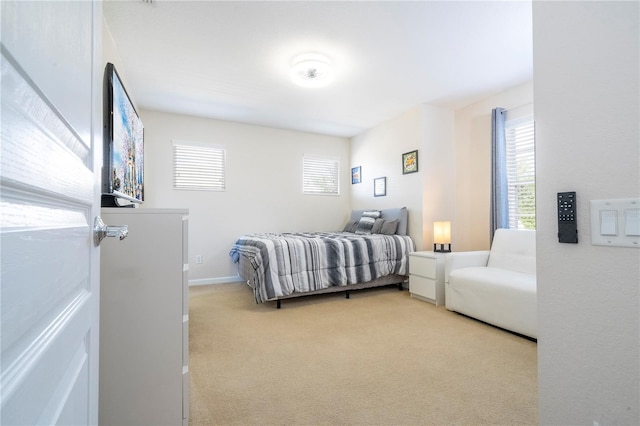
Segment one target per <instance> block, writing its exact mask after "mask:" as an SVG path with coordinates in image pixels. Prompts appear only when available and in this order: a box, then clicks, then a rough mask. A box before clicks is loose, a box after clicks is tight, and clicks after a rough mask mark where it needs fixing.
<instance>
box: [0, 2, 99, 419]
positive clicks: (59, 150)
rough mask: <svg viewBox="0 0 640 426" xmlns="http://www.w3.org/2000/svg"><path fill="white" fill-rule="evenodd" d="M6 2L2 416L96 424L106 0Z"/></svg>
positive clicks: (0, 174)
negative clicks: (96, 228) (97, 223)
mask: <svg viewBox="0 0 640 426" xmlns="http://www.w3.org/2000/svg"><path fill="white" fill-rule="evenodd" d="M0 3H1V8H2V9H1V16H2V26H1V28H2V38H1V67H2V92H1V98H2V104H1V108H2V110H1V124H2V127H1V142H0V143H1V151H0V155H1V157H0V179H1V180H0V221H1V223H0V225H1V229H0V238H1V240H0V242H1V246H0V256H1V267H2V271H1V277H0V278H1V282H0V289H1V293H0V310H1V311H0V312H1V330H0V332H1V334H0V339H1V353H0V357H1V358H0V366H1V383H0V399H1V406H0V410H1V412H0V423H1V424H2V425H40V424H47V425H49V424H60V425H61V424H64V425H71V424H97V420H98V395H97V392H98V386H97V385H98V340H99V328H98V324H99V294H100V291H99V276H100V275H99V251H98V249H97V248H95V247H94V246H93V240H92V228H93V222H94V218H95V217H96V215H97V214H98V213H99V193H98V191H99V190H100V185H99V184H98V183H99V182H98V179H99V176H100V159H101V146H102V145H101V143H102V142H101V141H102V136H101V132H102V116H101V107H102V105H101V103H102V84H101V81H102V58H101V43H102V40H101V32H102V5H101V3H100V2H91V1H61V2H58V1H56V2H52V1H49V2H48V1H43V2H30V1H5V0H3V1H2V2H0Z"/></svg>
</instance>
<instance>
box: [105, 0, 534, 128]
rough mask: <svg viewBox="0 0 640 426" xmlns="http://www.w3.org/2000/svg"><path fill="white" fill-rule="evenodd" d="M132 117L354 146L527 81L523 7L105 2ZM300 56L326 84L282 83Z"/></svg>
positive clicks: (528, 26)
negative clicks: (195, 121) (260, 128)
mask: <svg viewBox="0 0 640 426" xmlns="http://www.w3.org/2000/svg"><path fill="white" fill-rule="evenodd" d="M104 14H105V20H106V22H107V25H108V27H109V29H110V30H111V33H112V36H113V39H114V42H115V44H116V48H117V51H118V54H119V56H120V59H121V61H122V62H121V63H120V64H117V65H116V68H118V69H119V70H120V73H121V74H123V75H124V78H125V80H126V84H127V90H128V91H129V93H130V95H131V97H132V98H134V100H135V102H136V104H137V105H138V107H140V108H144V109H152V110H160V111H168V112H175V113H183V114H189V115H196V116H203V117H212V118H218V119H223V120H231V121H239V122H245V123H253V124H259V125H265V126H270V127H277V128H287V129H295V130H302V131H308V132H314V133H322V134H328V135H336V136H344V137H351V136H355V135H357V134H359V133H361V132H363V131H365V130H367V129H369V128H371V127H374V126H376V125H378V124H380V123H381V122H383V121H385V120H388V119H390V118H392V117H394V116H396V115H398V114H400V113H402V112H404V111H406V110H408V109H410V108H412V107H415V106H416V105H419V104H422V103H429V104H432V105H436V106H442V107H449V108H459V107H462V106H465V105H468V104H470V103H473V102H476V101H478V100H481V99H483V98H486V97H487V96H490V95H493V94H495V93H498V92H501V91H503V90H505V89H507V88H510V87H513V86H515V85H518V84H521V83H524V82H527V81H530V80H531V79H532V78H533V59H532V56H533V52H532V20H531V2H530V1H410V2H404V1H378V2H369V1H345V2H342V1H292V2H283V1H255V2H249V1H175V0H174V1H168V0H153V2H152V3H147V2H144V1H142V0H130V1H106V2H105V3H104ZM303 52H321V53H324V54H325V55H327V56H328V57H329V58H331V61H332V63H333V65H334V69H335V81H334V82H333V84H332V85H331V86H329V87H325V88H319V89H308V88H307V89H305V88H301V87H297V86H294V85H293V84H292V83H291V81H290V79H289V70H290V64H291V60H292V59H293V57H294V56H296V55H297V54H299V53H303Z"/></svg>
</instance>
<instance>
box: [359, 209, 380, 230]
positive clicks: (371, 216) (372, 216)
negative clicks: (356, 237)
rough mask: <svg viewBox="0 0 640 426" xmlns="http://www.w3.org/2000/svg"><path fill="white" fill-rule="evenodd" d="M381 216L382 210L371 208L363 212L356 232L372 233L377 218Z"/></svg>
mask: <svg viewBox="0 0 640 426" xmlns="http://www.w3.org/2000/svg"><path fill="white" fill-rule="evenodd" d="M379 217H380V211H378V210H371V211H364V212H362V216H361V217H360V220H359V221H358V227H357V228H356V234H370V233H371V229H372V228H373V224H374V223H376V219H377V218H379Z"/></svg>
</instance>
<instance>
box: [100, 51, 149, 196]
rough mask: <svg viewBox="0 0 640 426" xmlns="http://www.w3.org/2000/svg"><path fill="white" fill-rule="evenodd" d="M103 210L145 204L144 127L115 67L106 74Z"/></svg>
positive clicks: (110, 67) (108, 67)
mask: <svg viewBox="0 0 640 426" xmlns="http://www.w3.org/2000/svg"><path fill="white" fill-rule="evenodd" d="M103 123H104V138H103V143H104V151H103V160H104V161H103V166H102V207H123V206H129V207H132V206H133V203H142V202H143V201H144V126H143V125H142V121H141V120H140V117H139V116H138V112H137V111H136V109H135V107H134V106H133V102H131V98H129V94H128V93H127V90H126V89H125V88H124V86H123V85H122V80H120V76H119V75H118V72H117V71H116V68H115V67H114V66H113V64H112V63H108V64H107V66H106V68H105V74H104V121H103Z"/></svg>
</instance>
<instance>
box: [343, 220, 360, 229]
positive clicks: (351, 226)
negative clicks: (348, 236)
mask: <svg viewBox="0 0 640 426" xmlns="http://www.w3.org/2000/svg"><path fill="white" fill-rule="evenodd" d="M357 227H358V220H357V219H356V220H350V221H349V222H347V224H346V225H345V226H344V229H343V230H342V232H356V228H357Z"/></svg>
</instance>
